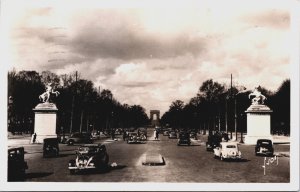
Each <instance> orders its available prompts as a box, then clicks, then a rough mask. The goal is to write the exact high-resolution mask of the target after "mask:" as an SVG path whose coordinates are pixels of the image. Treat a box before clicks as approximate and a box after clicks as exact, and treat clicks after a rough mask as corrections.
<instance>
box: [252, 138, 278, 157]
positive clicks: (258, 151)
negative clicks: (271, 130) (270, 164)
mask: <svg viewBox="0 0 300 192" xmlns="http://www.w3.org/2000/svg"><path fill="white" fill-rule="evenodd" d="M273 153H274V148H273V144H272V141H271V140H269V139H258V140H257V142H256V146H255V155H266V156H273Z"/></svg>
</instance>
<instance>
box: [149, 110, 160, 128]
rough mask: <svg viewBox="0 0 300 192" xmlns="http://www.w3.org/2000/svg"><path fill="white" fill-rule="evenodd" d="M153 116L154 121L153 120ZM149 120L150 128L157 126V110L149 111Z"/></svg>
mask: <svg viewBox="0 0 300 192" xmlns="http://www.w3.org/2000/svg"><path fill="white" fill-rule="evenodd" d="M154 115H155V117H156V118H155V119H154ZM150 120H151V126H152V127H155V126H159V125H160V124H159V121H160V111H159V110H150Z"/></svg>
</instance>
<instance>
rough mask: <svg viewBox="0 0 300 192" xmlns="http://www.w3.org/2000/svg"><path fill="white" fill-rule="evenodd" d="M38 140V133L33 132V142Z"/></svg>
mask: <svg viewBox="0 0 300 192" xmlns="http://www.w3.org/2000/svg"><path fill="white" fill-rule="evenodd" d="M35 141H36V133H34V134H33V140H32V143H35Z"/></svg>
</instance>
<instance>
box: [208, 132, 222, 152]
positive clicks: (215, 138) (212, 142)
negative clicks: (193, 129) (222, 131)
mask: <svg viewBox="0 0 300 192" xmlns="http://www.w3.org/2000/svg"><path fill="white" fill-rule="evenodd" d="M221 141H222V137H221V136H219V135H217V134H214V135H209V136H208V138H207V142H206V151H213V149H214V148H216V147H218V146H219V145H220V143H221Z"/></svg>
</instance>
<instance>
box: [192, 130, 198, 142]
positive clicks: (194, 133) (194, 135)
mask: <svg viewBox="0 0 300 192" xmlns="http://www.w3.org/2000/svg"><path fill="white" fill-rule="evenodd" d="M190 138H193V139H195V140H197V139H198V138H197V133H196V132H194V131H191V132H190Z"/></svg>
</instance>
